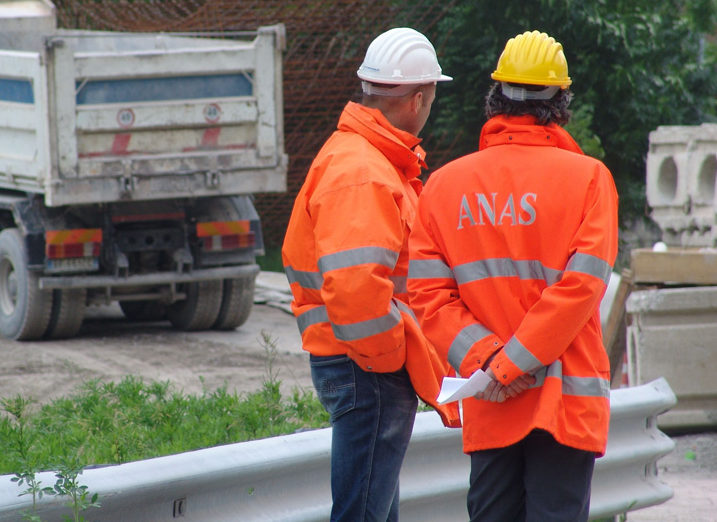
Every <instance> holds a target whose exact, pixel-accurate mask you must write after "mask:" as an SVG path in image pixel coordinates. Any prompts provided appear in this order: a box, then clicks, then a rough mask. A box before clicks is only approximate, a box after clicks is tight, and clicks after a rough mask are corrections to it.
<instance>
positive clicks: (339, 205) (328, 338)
mask: <svg viewBox="0 0 717 522" xmlns="http://www.w3.org/2000/svg"><path fill="white" fill-rule="evenodd" d="M419 142H420V139H419V138H417V137H415V136H413V135H411V134H410V133H408V132H404V131H401V130H399V129H397V128H395V127H393V126H392V125H391V124H390V123H389V121H388V120H387V119H386V118H385V117H384V116H383V114H382V113H381V112H380V111H379V110H377V109H372V108H368V107H364V106H362V105H359V104H357V103H353V102H349V103H348V104H347V106H346V107H345V108H344V111H343V112H342V114H341V117H340V119H339V123H338V129H337V130H336V131H335V132H334V133H333V134H332V135H331V137H330V138H329V139H328V140H327V142H326V143H325V144H324V146H323V147H322V149H321V150H320V151H319V153H318V155H317V156H316V158H315V159H314V161H313V163H312V165H311V168H310V169H309V173H308V174H307V176H306V180H305V182H304V185H303V186H302V188H301V190H300V192H299V194H298V196H297V198H296V201H295V202H294V208H293V211H292V214H291V218H290V220H289V225H288V228H287V232H286V237H285V240H284V245H283V249H282V256H283V262H284V269H285V271H286V274H287V277H288V279H289V283H290V284H291V290H292V293H293V296H294V300H293V302H292V309H293V311H294V315H295V316H296V318H297V323H298V325H299V329H300V331H301V336H302V341H303V347H304V349H305V350H307V351H309V352H311V353H312V354H314V355H338V354H347V355H348V356H349V357H351V359H352V360H353V361H355V362H356V363H357V364H358V365H359V366H360V367H361V368H363V369H364V370H366V371H373V372H392V371H397V370H399V369H401V368H402V367H404V366H405V367H406V369H407V370H408V372H409V374H410V376H411V382H412V383H413V385H414V388H415V389H416V392H417V393H418V395H419V396H420V397H421V398H422V399H423V400H424V401H425V402H427V403H429V404H431V405H433V406H434V407H436V408H437V409H438V411H439V413H440V414H441V416H442V418H443V421H444V423H445V424H446V425H453V426H455V425H459V423H460V421H459V416H458V409H457V407H456V406H455V405H452V406H450V407H445V406H441V407H438V405H437V404H436V402H435V399H436V397H437V396H438V390H439V388H440V383H441V380H442V377H443V376H444V375H445V374H446V373H447V372H448V370H449V367H448V366H447V365H446V364H445V363H444V362H443V361H442V359H440V358H439V357H438V355H437V353H436V352H435V350H434V349H433V347H432V346H431V344H430V343H429V342H428V340H427V339H426V338H425V336H423V334H422V333H421V332H420V328H419V326H418V322H417V320H416V318H415V316H414V315H413V312H412V311H411V309H410V308H409V307H408V305H407V304H406V303H407V302H408V294H407V293H406V277H407V274H408V245H407V241H408V233H409V231H410V229H411V226H412V224H413V221H414V219H415V216H416V205H417V203H418V194H419V193H420V190H421V189H422V183H421V181H420V179H419V178H418V175H419V174H420V171H421V166H422V165H425V164H424V163H423V159H422V156H423V154H424V152H423V150H422V149H421V148H420V147H419V146H418V143H419Z"/></svg>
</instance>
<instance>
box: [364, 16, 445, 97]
mask: <svg viewBox="0 0 717 522" xmlns="http://www.w3.org/2000/svg"><path fill="white" fill-rule="evenodd" d="M357 74H358V77H359V78H361V79H362V80H364V82H363V84H364V91H365V90H366V83H367V82H372V83H382V84H388V85H420V84H427V83H433V82H445V81H449V80H452V79H453V78H451V77H450V76H446V75H445V74H442V72H441V66H440V65H438V58H437V57H436V50H435V49H434V48H433V45H432V44H431V42H429V41H428V38H426V37H425V36H423V35H422V34H421V33H419V32H418V31H416V30H414V29H410V28H408V27H396V28H394V29H390V30H388V31H386V32H385V33H382V34H380V35H378V36H377V37H376V38H375V39H374V41H373V42H371V45H369V46H368V49H367V50H366V56H365V58H364V60H363V63H362V64H361V67H359V69H358V71H357ZM379 89H380V88H379ZM376 94H378V92H376Z"/></svg>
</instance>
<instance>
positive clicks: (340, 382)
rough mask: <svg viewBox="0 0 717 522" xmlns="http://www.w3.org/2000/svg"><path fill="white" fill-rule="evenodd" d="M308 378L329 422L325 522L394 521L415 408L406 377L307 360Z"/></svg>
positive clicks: (333, 359) (341, 359) (338, 359)
mask: <svg viewBox="0 0 717 522" xmlns="http://www.w3.org/2000/svg"><path fill="white" fill-rule="evenodd" d="M311 377H312V379H313V382H314V387H315V388H316V392H317V395H318V398H319V400H320V401H321V403H322V404H323V405H324V408H326V411H328V412H329V415H330V417H331V426H332V432H331V433H332V437H331V497H332V500H333V505H332V508H331V521H332V522H339V521H346V522H361V521H376V522H378V521H380V522H387V521H397V520H398V475H399V472H400V470H401V464H402V462H403V457H404V455H405V454H406V448H407V447H408V442H409V440H410V439H411V433H412V431H413V422H414V420H415V417H416V408H417V407H418V399H417V398H416V392H415V391H414V390H413V386H411V381H410V379H409V377H408V373H407V372H406V370H403V369H402V370H400V371H397V372H394V373H370V372H365V371H363V370H362V369H361V368H360V367H359V366H358V365H357V364H356V363H354V362H353V361H352V360H351V359H350V358H349V357H347V356H345V355H335V356H327V357H317V356H314V355H312V356H311Z"/></svg>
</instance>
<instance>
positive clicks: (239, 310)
mask: <svg viewBox="0 0 717 522" xmlns="http://www.w3.org/2000/svg"><path fill="white" fill-rule="evenodd" d="M254 281H255V279H254V276H249V277H245V278H242V279H225V280H224V284H223V289H222V305H221V307H220V309H219V317H217V321H216V322H215V323H214V328H215V329H217V330H233V329H235V328H238V327H240V326H241V325H243V324H244V323H245V322H246V320H247V319H248V318H249V314H250V313H251V308H252V306H253V305H254Z"/></svg>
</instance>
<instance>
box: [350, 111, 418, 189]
mask: <svg viewBox="0 0 717 522" xmlns="http://www.w3.org/2000/svg"><path fill="white" fill-rule="evenodd" d="M338 129H339V130H340V131H347V132H355V133H356V134H360V135H361V136H363V137H364V138H366V139H367V140H368V141H369V143H371V145H373V146H374V147H376V148H377V149H378V150H380V151H381V152H382V153H383V154H384V156H386V158H387V159H388V160H389V161H390V162H391V163H392V164H393V165H394V166H396V167H398V168H399V169H400V170H401V171H403V173H404V175H405V176H406V177H407V178H409V179H410V178H415V177H417V176H418V175H419V174H420V173H421V167H423V168H425V167H426V163H425V157H426V152H425V151H424V150H423V149H422V148H421V146H420V145H419V143H420V142H421V138H418V137H416V136H414V135H413V134H411V133H410V132H406V131H403V130H401V129H398V128H396V127H394V126H393V125H391V123H390V122H389V121H388V120H387V119H386V117H385V116H384V115H383V113H382V112H381V111H380V110H378V109H374V108H371V107H366V106H364V105H361V104H359V103H355V102H348V104H347V105H346V107H344V110H343V112H342V113H341V117H340V118H339V124H338Z"/></svg>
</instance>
